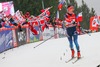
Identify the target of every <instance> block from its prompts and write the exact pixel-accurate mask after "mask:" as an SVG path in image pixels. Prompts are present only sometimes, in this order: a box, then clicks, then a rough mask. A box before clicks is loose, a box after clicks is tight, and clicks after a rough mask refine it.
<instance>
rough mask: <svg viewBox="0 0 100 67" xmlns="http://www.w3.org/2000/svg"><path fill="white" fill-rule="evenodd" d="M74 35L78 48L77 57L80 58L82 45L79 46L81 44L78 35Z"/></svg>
mask: <svg viewBox="0 0 100 67" xmlns="http://www.w3.org/2000/svg"><path fill="white" fill-rule="evenodd" d="M73 37H74V43H75V46H76V49H77V57H78V58H80V57H81V54H80V47H79V44H78V35H73Z"/></svg>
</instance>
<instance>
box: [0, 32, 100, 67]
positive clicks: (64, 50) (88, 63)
mask: <svg viewBox="0 0 100 67" xmlns="http://www.w3.org/2000/svg"><path fill="white" fill-rule="evenodd" d="M39 43H41V42H37V43H31V44H26V45H23V46H21V47H18V48H14V49H11V50H8V51H6V52H4V53H1V54H0V67H96V66H97V65H99V64H100V33H93V34H91V36H89V35H87V34H86V35H81V36H79V44H80V47H81V54H82V56H84V58H82V59H81V60H79V61H78V62H77V63H75V64H72V62H73V61H75V59H74V60H72V61H71V62H69V63H65V61H67V60H68V59H70V54H71V53H70V48H69V43H68V40H67V38H60V39H52V40H49V41H47V42H45V43H43V44H42V45H40V46H39V47H37V48H35V49H34V46H36V45H38V44H39Z"/></svg>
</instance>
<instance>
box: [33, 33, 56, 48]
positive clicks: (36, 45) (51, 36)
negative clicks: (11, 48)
mask: <svg viewBox="0 0 100 67" xmlns="http://www.w3.org/2000/svg"><path fill="white" fill-rule="evenodd" d="M57 34H58V33H56V34H54V35H53V36H51V37H50V38H48V39H46V40H44V41H43V42H41V43H40V44H38V45H36V46H35V47H34V48H36V47H38V46H40V45H42V44H43V43H45V42H46V41H48V40H50V39H51V38H52V37H54V36H55V35H57Z"/></svg>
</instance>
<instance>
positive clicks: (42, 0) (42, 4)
mask: <svg viewBox="0 0 100 67" xmlns="http://www.w3.org/2000/svg"><path fill="white" fill-rule="evenodd" d="M42 8H43V9H44V1H43V0H42Z"/></svg>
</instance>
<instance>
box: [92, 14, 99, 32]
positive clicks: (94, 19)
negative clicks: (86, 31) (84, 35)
mask: <svg viewBox="0 0 100 67" xmlns="http://www.w3.org/2000/svg"><path fill="white" fill-rule="evenodd" d="M99 25H100V18H99V16H94V17H91V18H90V30H92V31H98V26H99Z"/></svg>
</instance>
